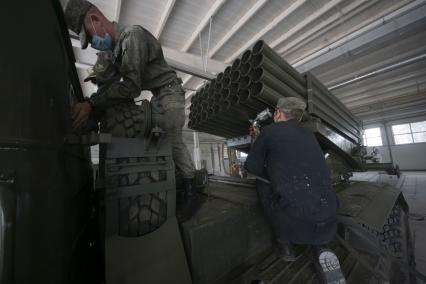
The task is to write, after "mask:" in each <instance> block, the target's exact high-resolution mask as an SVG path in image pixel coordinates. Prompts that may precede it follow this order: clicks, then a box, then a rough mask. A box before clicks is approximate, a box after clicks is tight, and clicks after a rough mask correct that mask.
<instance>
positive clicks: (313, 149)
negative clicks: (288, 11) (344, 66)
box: [245, 97, 344, 283]
mask: <svg viewBox="0 0 426 284" xmlns="http://www.w3.org/2000/svg"><path fill="white" fill-rule="evenodd" d="M305 107H306V104H305V102H304V101H303V100H301V99H299V98H295V97H288V98H281V99H280V100H279V101H278V103H277V107H276V109H275V112H274V123H272V124H271V125H268V126H266V127H265V128H264V129H263V130H262V131H261V132H260V134H259V136H258V137H257V139H256V140H255V142H254V144H253V145H252V148H251V150H250V153H249V155H248V157H247V160H246V163H245V166H246V169H247V170H248V171H249V172H250V173H252V174H254V175H256V176H259V177H261V178H263V179H258V181H257V189H258V195H259V198H260V202H261V204H262V207H263V209H264V211H265V213H266V217H267V219H268V221H269V222H270V224H271V227H272V229H273V232H274V234H275V237H276V240H277V242H278V245H279V249H280V254H281V256H282V257H283V258H284V260H287V261H294V260H295V256H294V253H293V251H292V249H291V244H292V243H293V244H307V245H313V246H314V247H315V248H316V249H315V250H314V251H316V252H317V254H316V255H317V257H318V258H317V260H319V261H318V262H320V261H323V262H324V261H325V262H328V264H330V263H331V264H332V266H333V265H334V267H337V270H336V271H330V273H329V274H328V275H326V276H327V279H328V278H330V277H331V278H333V279H338V278H339V277H343V275H342V274H341V271H340V265H339V262H338V259H337V257H336V256H335V255H334V254H333V253H332V252H331V251H329V250H324V249H323V248H324V246H325V245H326V244H327V243H328V242H330V241H331V240H332V239H333V238H334V236H335V234H336V227H337V216H336V214H337V213H336V212H337V207H338V200H337V197H336V194H335V193H334V192H333V191H332V189H331V178H330V171H329V169H328V167H327V165H326V162H325V158H324V153H323V151H322V149H321V147H320V145H319V144H318V142H317V140H316V138H315V136H314V134H313V133H312V131H310V130H309V129H306V128H302V127H300V126H299V124H298V123H299V121H300V120H301V118H302V116H303V112H304V109H305ZM264 179H266V180H269V181H270V183H269V184H268V183H266V182H265V181H262V180H264ZM322 251H324V252H327V254H324V253H322V258H323V259H321V252H322ZM330 252H331V254H332V256H330V254H329V253H330ZM326 256H327V257H328V259H325V260H324V257H326ZM336 262H337V263H336ZM326 269H327V268H326ZM343 279H344V278H343ZM336 283H343V282H336Z"/></svg>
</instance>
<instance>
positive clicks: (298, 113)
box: [279, 108, 304, 120]
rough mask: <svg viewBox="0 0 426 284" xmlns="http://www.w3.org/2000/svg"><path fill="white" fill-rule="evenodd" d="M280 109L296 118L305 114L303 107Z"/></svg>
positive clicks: (288, 116)
mask: <svg viewBox="0 0 426 284" xmlns="http://www.w3.org/2000/svg"><path fill="white" fill-rule="evenodd" d="M279 110H280V111H281V112H283V113H284V114H285V116H286V117H287V118H294V119H296V120H300V119H301V118H302V116H303V113H304V110H302V109H291V110H288V109H286V110H283V109H281V108H279Z"/></svg>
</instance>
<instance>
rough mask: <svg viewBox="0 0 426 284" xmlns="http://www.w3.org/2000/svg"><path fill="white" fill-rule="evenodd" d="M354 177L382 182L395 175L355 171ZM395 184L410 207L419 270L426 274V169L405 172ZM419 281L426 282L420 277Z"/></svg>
mask: <svg viewBox="0 0 426 284" xmlns="http://www.w3.org/2000/svg"><path fill="white" fill-rule="evenodd" d="M353 178H354V179H357V180H361V179H362V180H368V181H379V182H380V181H384V180H385V179H389V178H393V177H390V176H388V175H386V174H382V173H380V172H364V173H354V177H353ZM395 185H396V186H398V187H400V189H401V191H402V192H403V193H404V197H405V199H406V200H407V202H408V205H409V207H410V214H411V217H410V228H411V231H412V236H413V238H414V243H415V250H416V252H415V253H416V265H417V270H418V271H419V272H421V273H423V274H426V171H421V172H403V175H402V176H401V179H400V180H399V181H396V182H395ZM418 283H424V282H421V280H420V279H419V280H418ZM425 284H426V283H425Z"/></svg>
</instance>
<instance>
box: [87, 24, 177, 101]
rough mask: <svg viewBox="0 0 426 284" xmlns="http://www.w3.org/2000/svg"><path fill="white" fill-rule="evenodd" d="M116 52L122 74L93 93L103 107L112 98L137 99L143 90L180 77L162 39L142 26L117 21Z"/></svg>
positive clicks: (116, 62)
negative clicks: (168, 56)
mask: <svg viewBox="0 0 426 284" xmlns="http://www.w3.org/2000/svg"><path fill="white" fill-rule="evenodd" d="M114 56H115V59H114V60H115V64H116V65H117V66H118V67H119V69H120V70H119V71H120V73H121V76H122V78H121V80H117V81H115V82H114V83H112V84H111V85H110V86H109V87H108V88H102V89H99V90H98V92H96V93H95V94H93V95H92V96H91V98H90V100H91V102H92V104H93V106H94V107H95V108H96V107H97V108H103V107H104V106H105V104H106V103H107V101H109V100H116V101H120V100H129V99H134V98H136V97H138V96H139V95H140V93H141V91H142V90H151V89H154V88H158V87H161V86H163V85H166V84H167V83H170V82H172V81H173V80H175V79H176V78H177V77H176V72H175V71H174V70H173V69H172V68H171V67H170V66H169V65H168V64H167V63H166V61H165V60H164V56H163V50H162V49H161V45H160V43H159V42H158V40H157V39H156V38H155V37H154V36H153V35H152V34H151V33H150V32H148V31H147V30H145V29H144V28H142V27H141V26H126V27H122V28H120V27H118V25H117V36H116V44H115V48H114Z"/></svg>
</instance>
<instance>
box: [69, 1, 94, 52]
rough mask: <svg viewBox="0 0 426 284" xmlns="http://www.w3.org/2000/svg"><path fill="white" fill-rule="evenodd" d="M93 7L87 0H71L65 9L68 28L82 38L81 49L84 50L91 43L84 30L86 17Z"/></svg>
mask: <svg viewBox="0 0 426 284" xmlns="http://www.w3.org/2000/svg"><path fill="white" fill-rule="evenodd" d="M92 6H93V5H92V3H90V2H88V1H86V0H69V1H68V3H67V6H66V7H65V20H66V22H67V25H68V28H69V29H70V30H72V31H73V32H75V33H76V34H78V35H79V36H80V43H81V48H83V49H85V48H86V47H87V45H88V43H89V42H88V39H87V35H86V29H85V28H84V17H85V16H86V13H87V11H89V9H90V7H92Z"/></svg>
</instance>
